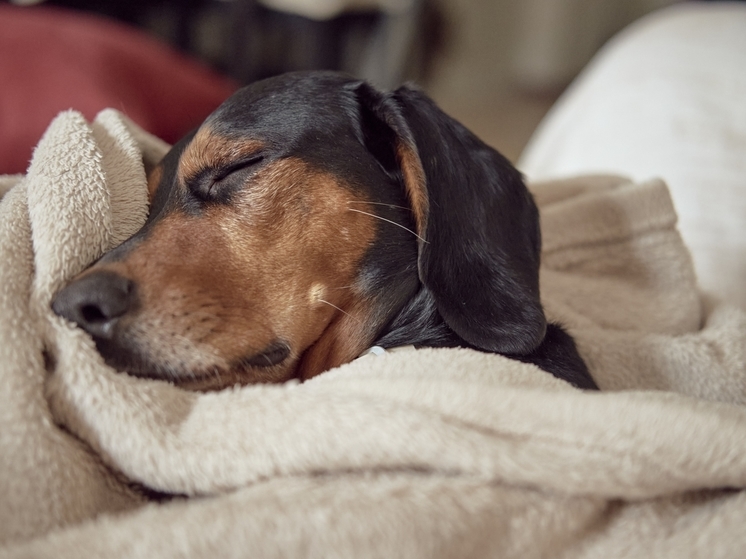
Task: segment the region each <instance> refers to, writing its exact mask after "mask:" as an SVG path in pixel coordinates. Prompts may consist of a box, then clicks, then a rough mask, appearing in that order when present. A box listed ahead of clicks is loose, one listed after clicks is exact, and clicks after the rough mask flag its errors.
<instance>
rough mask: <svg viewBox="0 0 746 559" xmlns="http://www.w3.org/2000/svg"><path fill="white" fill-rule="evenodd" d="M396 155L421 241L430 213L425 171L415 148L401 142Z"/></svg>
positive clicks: (398, 144)
mask: <svg viewBox="0 0 746 559" xmlns="http://www.w3.org/2000/svg"><path fill="white" fill-rule="evenodd" d="M396 154H397V157H398V159H399V165H400V166H401V170H402V175H403V176H404V186H405V188H406V189H407V196H408V197H409V202H410V204H411V205H412V213H413V214H414V222H415V225H416V227H417V235H419V237H420V238H421V239H424V238H425V232H426V230H427V215H428V212H429V201H428V197H427V185H426V182H425V171H424V169H423V168H422V162H421V161H420V156H419V155H418V154H417V150H416V148H415V147H413V146H409V145H407V144H405V143H404V142H402V141H401V140H400V141H399V142H398V143H397V147H396Z"/></svg>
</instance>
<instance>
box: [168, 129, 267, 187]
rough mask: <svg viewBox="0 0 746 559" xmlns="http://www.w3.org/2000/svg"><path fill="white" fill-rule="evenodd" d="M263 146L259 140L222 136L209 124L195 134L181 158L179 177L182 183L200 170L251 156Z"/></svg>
mask: <svg viewBox="0 0 746 559" xmlns="http://www.w3.org/2000/svg"><path fill="white" fill-rule="evenodd" d="M262 147H263V145H262V143H261V142H259V141H257V140H250V139H249V140H243V141H240V142H238V141H236V140H234V139H229V138H226V137H224V136H220V135H219V134H216V133H214V132H213V131H212V129H211V128H210V127H209V126H203V127H202V128H200V129H199V130H198V131H197V133H196V134H195V135H194V138H193V139H192V141H191V142H189V145H188V146H187V147H186V148H185V149H184V152H183V153H182V154H181V158H180V159H179V168H178V178H179V182H180V183H181V184H185V183H186V182H187V181H188V180H190V179H192V178H194V177H196V176H197V175H198V174H199V172H200V171H202V170H203V169H206V168H210V167H213V168H215V167H220V166H222V165H228V164H230V163H235V162H237V161H239V160H241V159H242V158H246V157H250V156H251V155H252V154H254V153H256V152H258V151H259V150H261V148H262Z"/></svg>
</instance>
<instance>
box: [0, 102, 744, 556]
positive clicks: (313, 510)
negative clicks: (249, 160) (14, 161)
mask: <svg viewBox="0 0 746 559" xmlns="http://www.w3.org/2000/svg"><path fill="white" fill-rule="evenodd" d="M165 149H166V146H164V145H163V144H162V143H160V142H158V141H157V140H156V139H154V138H152V137H149V136H148V135H147V134H145V133H144V132H142V131H141V130H139V129H137V128H136V127H135V126H134V125H132V124H131V123H130V122H128V121H127V119H126V118H124V117H123V116H122V115H120V114H119V113H117V112H115V111H111V110H107V111H105V112H103V113H101V114H100V115H99V116H98V117H97V118H96V120H95V121H94V122H93V123H87V122H86V121H85V120H84V119H83V117H82V116H81V115H80V114H78V113H75V112H67V113H63V114H61V115H60V116H59V117H57V119H56V120H55V121H54V122H53V123H52V124H51V126H50V127H49V129H48V131H47V132H46V134H45V136H44V137H43V138H42V139H41V141H40V143H39V145H38V146H37V148H36V151H35V153H34V156H33V160H32V162H31V164H30V167H29V169H28V173H27V174H26V175H25V176H23V177H21V176H16V177H5V178H3V179H2V181H0V189H1V190H0V192H4V193H5V194H4V196H3V198H2V201H0V556H2V557H8V558H11V557H12V558H20V557H56V558H79V557H102V558H103V557H106V558H113V557H148V558H151V557H246V556H253V557H324V558H333V557H408V558H420V557H421V558H445V557H454V558H467V557H509V558H511V557H515V558H521V559H526V558H532V557H588V558H591V557H605V558H612V557H656V558H661V557H671V558H677V559H680V558H683V557H708V558H711V557H742V556H743V552H744V549H746V529H745V528H744V526H746V491H745V490H744V488H746V408H744V403H745V402H746V315H744V313H743V312H742V311H740V310H738V309H737V308H735V307H733V308H731V307H729V306H727V305H725V304H721V303H717V302H709V303H708V304H706V305H703V304H702V303H701V301H700V297H699V295H698V293H697V287H696V280H695V277H694V274H693V272H692V265H691V261H690V258H689V255H688V252H687V250H686V248H685V247H684V245H683V244H682V241H681V238H680V237H679V235H678V233H677V231H676V216H675V213H674V211H673V208H672V205H671V200H670V198H669V196H668V192H667V189H666V186H665V185H664V184H663V183H662V182H661V181H659V180H651V181H649V182H644V183H633V182H630V181H627V180H625V179H622V178H617V177H585V178H578V179H573V180H566V181H560V182H553V183H545V184H536V185H533V186H532V188H533V191H534V193H535V195H536V199H537V202H538V204H539V206H540V208H541V218H542V227H543V237H544V254H543V267H542V277H541V286H542V295H543V298H544V302H545V305H546V309H547V313H548V315H549V316H550V318H551V319H553V320H558V321H561V322H562V323H563V324H564V325H565V326H566V327H567V328H568V330H569V331H570V332H571V333H572V334H573V336H575V338H576V340H577V342H578V346H579V349H580V351H581V353H582V355H583V357H584V358H585V359H586V361H587V363H588V365H589V368H590V370H591V372H592V374H593V376H594V378H595V379H596V381H597V382H598V384H599V385H600V386H601V388H602V389H603V390H602V391H601V392H582V391H579V390H576V389H574V388H572V387H571V386H569V385H567V384H566V383H564V382H562V381H559V380H557V379H554V378H553V377H551V376H550V375H548V374H546V373H543V372H541V371H540V370H539V369H537V368H535V367H533V366H531V365H527V364H522V363H518V362H516V361H512V360H510V359H507V358H504V357H501V356H499V355H489V354H483V353H479V352H475V351H470V350H464V349H421V350H414V349H404V348H403V349H401V350H400V351H390V352H387V353H385V354H383V355H379V356H375V355H370V356H366V357H362V358H360V359H358V360H356V361H354V362H352V363H349V364H347V365H345V366H342V367H340V368H338V369H336V370H333V371H329V372H328V373H325V374H322V375H321V376H319V377H317V378H315V379H313V380H311V381H309V382H306V383H303V384H298V383H294V382H293V383H288V384H285V385H280V386H276V385H273V386H247V387H238V386H237V387H234V388H231V389H227V390H224V391H221V392H216V393H205V394H202V393H194V392H187V391H184V390H181V389H179V388H177V387H174V386H173V385H170V384H168V383H165V382H158V381H151V380H142V379H135V378H132V377H129V376H128V375H126V374H123V373H121V372H116V371H114V370H112V369H110V368H108V367H107V366H105V365H104V364H103V362H102V360H101V358H100V357H99V355H98V354H97V353H96V351H95V348H94V345H93V343H92V341H91V339H90V338H89V337H88V336H87V335H85V334H84V333H83V332H82V331H80V330H78V329H75V328H73V327H72V326H71V325H69V324H67V323H65V322H64V321H62V320H61V319H59V318H58V317H55V316H54V315H53V314H52V313H51V311H50V306H49V305H50V300H51V298H52V296H53V295H54V293H55V292H56V291H57V290H58V289H59V288H60V287H61V286H62V285H64V284H65V282H66V281H68V280H69V279H70V278H71V277H72V276H74V275H75V274H76V273H78V272H79V271H80V270H82V269H83V268H84V267H85V266H86V265H87V264H88V263H90V262H91V261H92V260H94V259H95V258H97V257H98V256H99V255H100V254H101V253H103V252H104V251H106V250H107V249H109V248H111V247H113V246H114V245H116V244H117V243H119V242H121V241H122V239H124V238H126V237H127V236H128V235H129V234H131V233H132V232H133V231H135V230H136V229H137V228H138V227H139V225H140V224H141V223H142V222H143V220H144V219H145V215H146V211H147V199H146V193H145V192H146V190H145V171H144V167H145V166H147V165H149V164H152V162H153V161H155V160H157V159H158V157H160V156H161V155H162V154H163V152H164V150H165Z"/></svg>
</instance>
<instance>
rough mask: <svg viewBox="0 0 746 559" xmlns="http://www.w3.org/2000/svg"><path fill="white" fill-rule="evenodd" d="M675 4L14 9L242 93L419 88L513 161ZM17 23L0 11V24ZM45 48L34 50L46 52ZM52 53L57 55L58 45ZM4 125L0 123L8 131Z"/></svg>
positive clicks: (596, 0)
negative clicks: (112, 25)
mask: <svg viewBox="0 0 746 559" xmlns="http://www.w3.org/2000/svg"><path fill="white" fill-rule="evenodd" d="M674 1H675V0H521V1H514V0H59V1H51V0H50V1H43V0H42V1H39V0H15V1H13V2H11V4H15V5H16V12H17V10H20V9H23V10H36V9H48V8H49V7H58V8H64V9H66V10H75V11H76V12H78V13H80V12H83V13H89V14H90V13H94V14H97V15H99V16H103V17H105V18H108V19H113V20H116V21H118V22H121V23H123V24H126V25H127V26H131V27H136V28H138V29H140V30H143V31H145V32H146V33H148V34H149V35H152V36H154V37H157V38H158V40H160V41H163V42H166V43H168V44H170V45H171V46H172V47H173V48H175V49H178V50H180V51H181V52H183V53H186V54H187V55H188V56H189V57H193V58H195V59H198V60H200V61H201V62H202V63H204V64H206V65H209V66H210V67H211V68H212V69H214V70H215V71H216V72H217V73H219V74H221V75H223V76H228V77H229V78H230V79H231V80H233V82H234V83H236V84H239V85H240V84H245V83H248V82H251V81H253V80H255V79H258V78H262V77H266V76H269V75H272V74H276V73H280V72H284V71H289V70H300V69H316V68H327V69H339V70H344V71H347V72H350V73H352V74H355V75H358V76H360V77H364V78H367V79H369V80H370V81H372V82H373V83H375V84H376V85H378V86H379V87H382V88H393V87H396V86H397V85H399V84H400V83H402V82H404V81H414V82H416V83H417V84H419V85H420V86H421V87H423V88H424V89H425V90H426V91H427V92H428V93H429V94H430V95H431V96H432V97H433V98H434V99H435V100H436V101H437V102H438V103H439V104H440V105H441V107H442V108H443V109H444V110H445V111H446V112H448V113H449V114H451V115H452V116H454V117H456V118H457V119H458V120H460V121H461V122H463V123H464V124H465V125H466V126H467V127H469V128H471V129H472V130H473V131H475V132H476V133H477V135H479V136H480V137H482V139H484V140H485V141H486V142H487V143H489V144H491V145H492V146H493V147H495V148H497V149H498V150H499V151H501V152H502V153H504V154H505V155H506V156H507V157H508V158H509V159H511V160H513V161H515V160H516V159H517V158H518V156H519V155H520V153H521V150H522V149H523V147H524V146H525V144H526V142H527V140H528V138H529V136H530V134H531V132H532V131H533V130H534V128H535V126H536V125H537V123H538V122H539V120H540V119H541V118H542V117H543V116H544V114H545V113H546V111H547V110H548V109H549V107H550V106H551V105H552V103H553V102H554V101H555V100H556V99H557V97H558V96H559V94H560V93H561V92H562V91H563V89H564V88H565V87H566V86H567V85H568V83H569V82H570V81H571V80H572V78H573V77H574V76H575V75H576V74H577V73H578V71H579V70H580V69H581V68H582V67H583V66H584V65H585V64H586V63H587V62H588V61H589V60H590V59H591V57H592V56H593V54H594V53H595V52H596V51H597V50H598V49H599V48H600V47H601V46H602V45H603V44H604V42H605V41H606V40H607V39H609V38H610V37H611V36H612V35H613V34H614V33H616V32H617V31H619V30H620V29H622V28H623V27H624V26H626V25H627V24H628V23H630V22H631V21H633V20H635V19H637V18H639V17H641V16H642V15H644V14H646V13H648V12H650V11H652V10H655V9H657V8H660V7H663V6H665V5H668V4H672V3H674ZM6 4H7V2H6ZM9 13H11V11H10V10H6V11H5V12H4V13H3V12H0V23H2V18H3V17H5V18H6V20H7V15H8V14H9ZM29 13H30V12H29ZM3 14H5V15H3ZM45 40H47V39H45V37H43V36H39V37H36V38H35V39H34V41H35V45H36V47H37V48H38V49H41V50H42V52H43V49H44V48H45ZM0 46H1V45H0ZM48 48H49V49H50V50H51V49H54V48H55V47H54V44H53V43H49V45H48ZM89 48H91V49H94V48H95V45H93V44H89ZM3 56H5V57H6V58H7V57H8V56H11V55H9V54H8V52H7V47H6V51H5V52H3V51H2V50H0V62H2V58H3ZM14 56H15V55H14ZM73 108H75V107H73ZM11 110H13V109H12V108H10V109H6V112H5V116H4V117H3V113H1V112H0V118H6V120H7V119H8V118H9V117H8V114H9V113H8V111H11ZM3 124H4V123H3V122H2V121H0V127H1V126H2V125H3ZM155 132H156V133H157V132H158V131H157V130H156V131H155ZM166 139H167V140H169V141H173V139H172V138H166ZM2 171H3V170H2V169H0V172H2Z"/></svg>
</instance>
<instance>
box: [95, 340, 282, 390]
mask: <svg viewBox="0 0 746 559" xmlns="http://www.w3.org/2000/svg"><path fill="white" fill-rule="evenodd" d="M94 341H95V342H96V348H97V350H98V352H99V354H101V356H102V357H103V359H104V362H105V363H106V364H107V365H108V366H109V367H111V368H113V369H115V370H116V371H118V372H122V373H125V374H128V375H130V376H133V377H137V378H143V379H151V380H160V381H166V382H170V383H172V384H174V385H175V386H178V387H179V388H183V389H185V390H193V391H202V392H205V391H215V390H222V389H224V388H229V387H233V386H236V385H248V384H277V383H282V382H286V381H288V380H290V379H292V378H294V376H295V374H294V373H295V367H294V366H293V365H294V364H293V360H292V359H290V358H289V355H288V354H289V348H286V346H283V345H282V344H279V345H278V344H273V345H271V346H270V347H268V349H267V350H265V351H263V352H259V353H257V354H256V355H253V356H251V357H248V358H242V359H239V360H237V361H236V363H235V364H234V365H232V366H228V367H226V366H219V365H213V366H202V367H199V368H196V367H195V368H189V367H187V366H184V365H183V364H179V365H174V364H171V363H160V362H158V361H157V360H154V359H150V358H149V357H148V356H147V355H143V354H142V353H141V352H140V351H138V350H136V349H135V350H134V351H133V350H132V349H124V348H122V347H121V346H120V345H118V344H116V343H113V342H111V341H110V340H105V339H95V340H94Z"/></svg>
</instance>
